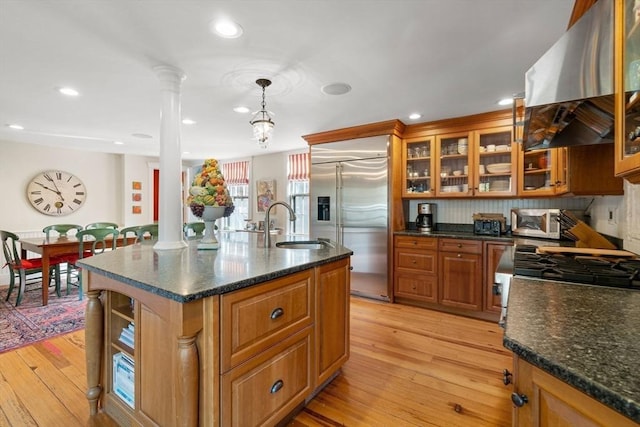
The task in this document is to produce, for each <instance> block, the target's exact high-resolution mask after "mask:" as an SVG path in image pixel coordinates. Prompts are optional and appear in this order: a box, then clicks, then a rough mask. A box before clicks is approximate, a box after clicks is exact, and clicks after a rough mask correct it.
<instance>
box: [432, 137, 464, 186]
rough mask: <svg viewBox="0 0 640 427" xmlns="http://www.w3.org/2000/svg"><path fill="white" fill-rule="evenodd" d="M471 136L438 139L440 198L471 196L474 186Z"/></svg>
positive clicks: (437, 170)
mask: <svg viewBox="0 0 640 427" xmlns="http://www.w3.org/2000/svg"><path fill="white" fill-rule="evenodd" d="M472 144H473V143H472V141H471V135H470V134H469V133H468V132H465V133H461V134H455V135H443V136H439V137H437V138H436V152H437V153H438V154H439V160H440V161H439V162H437V163H436V165H437V168H436V173H437V174H438V175H437V177H438V178H437V179H438V185H437V186H436V192H437V194H438V196H440V197H456V196H457V197H460V196H466V195H469V194H471V190H472V185H471V184H470V182H469V177H470V176H471V172H472V171H471V170H470V162H469V159H470V158H471V153H472V152H473V150H472Z"/></svg>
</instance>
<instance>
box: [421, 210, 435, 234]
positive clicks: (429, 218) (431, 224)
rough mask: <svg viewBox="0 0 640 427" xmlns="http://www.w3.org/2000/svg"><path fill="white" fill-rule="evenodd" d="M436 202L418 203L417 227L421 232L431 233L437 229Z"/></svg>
mask: <svg viewBox="0 0 640 427" xmlns="http://www.w3.org/2000/svg"><path fill="white" fill-rule="evenodd" d="M435 217H436V205H435V203H418V216H417V217H416V228H417V229H418V231H419V232H420V233H431V232H432V231H435V227H436V222H435Z"/></svg>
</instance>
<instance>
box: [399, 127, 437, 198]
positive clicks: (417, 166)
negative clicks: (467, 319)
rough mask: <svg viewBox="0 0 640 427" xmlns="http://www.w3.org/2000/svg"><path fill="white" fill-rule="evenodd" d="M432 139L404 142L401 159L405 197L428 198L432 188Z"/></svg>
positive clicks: (431, 193) (431, 194) (432, 193)
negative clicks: (404, 169) (402, 159)
mask: <svg viewBox="0 0 640 427" xmlns="http://www.w3.org/2000/svg"><path fill="white" fill-rule="evenodd" d="M432 148H433V143H432V139H421V140H419V141H411V140H406V141H405V142H404V150H403V154H402V156H403V158H404V159H405V161H404V164H405V165H406V171H405V179H404V180H403V185H404V188H403V192H404V195H405V196H407V197H414V196H415V197H429V196H433V195H434V191H433V190H434V188H433V179H432V178H431V177H432V172H433V156H432Z"/></svg>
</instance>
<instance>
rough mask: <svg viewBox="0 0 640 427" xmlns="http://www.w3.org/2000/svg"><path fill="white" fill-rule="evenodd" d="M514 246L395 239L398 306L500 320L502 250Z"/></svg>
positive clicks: (430, 238)
mask: <svg viewBox="0 0 640 427" xmlns="http://www.w3.org/2000/svg"><path fill="white" fill-rule="evenodd" d="M508 246H510V243H506V242H497V241H494V242H490V241H486V240H475V239H457V238H448V237H435V236H419V235H396V236H394V268H393V271H394V274H393V281H394V283H393V289H394V301H396V302H398V303H407V304H412V305H419V306H424V307H426V308H433V309H438V310H443V311H448V312H452V313H456V314H463V315H466V316H470V317H476V318H480V319H485V320H491V321H497V320H498V317H499V314H500V296H499V295H498V296H496V295H493V294H492V287H493V279H491V280H489V277H493V275H494V273H495V269H496V267H497V265H498V261H499V260H500V255H501V254H502V252H501V251H504V249H505V248H506V247H508Z"/></svg>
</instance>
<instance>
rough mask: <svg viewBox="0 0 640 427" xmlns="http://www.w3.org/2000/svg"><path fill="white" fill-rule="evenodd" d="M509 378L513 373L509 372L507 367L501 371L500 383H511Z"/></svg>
mask: <svg viewBox="0 0 640 427" xmlns="http://www.w3.org/2000/svg"><path fill="white" fill-rule="evenodd" d="M511 378H513V374H512V373H511V372H509V370H508V369H505V370H504V371H502V383H503V384H504V385H509V384H511Z"/></svg>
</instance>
